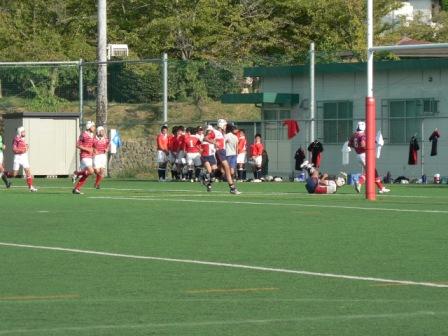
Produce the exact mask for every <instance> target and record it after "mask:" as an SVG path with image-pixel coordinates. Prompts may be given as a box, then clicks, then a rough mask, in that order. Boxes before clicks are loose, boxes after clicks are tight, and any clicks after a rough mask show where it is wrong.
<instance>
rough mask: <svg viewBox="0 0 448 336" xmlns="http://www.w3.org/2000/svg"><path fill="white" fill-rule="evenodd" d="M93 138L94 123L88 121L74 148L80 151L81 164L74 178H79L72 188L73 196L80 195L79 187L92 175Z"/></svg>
mask: <svg viewBox="0 0 448 336" xmlns="http://www.w3.org/2000/svg"><path fill="white" fill-rule="evenodd" d="M94 138H95V123H94V122H93V121H88V122H87V124H86V130H85V131H84V132H82V134H81V135H80V136H79V139H78V142H77V144H76V148H78V149H79V150H80V153H79V155H80V158H81V163H80V166H79V170H78V171H77V172H75V176H77V177H80V179H79V181H78V182H77V183H76V185H75V188H73V190H72V192H73V194H82V192H81V187H82V186H83V185H84V184H85V183H86V181H87V178H88V177H89V176H90V175H92V174H93V173H94V170H93V140H94Z"/></svg>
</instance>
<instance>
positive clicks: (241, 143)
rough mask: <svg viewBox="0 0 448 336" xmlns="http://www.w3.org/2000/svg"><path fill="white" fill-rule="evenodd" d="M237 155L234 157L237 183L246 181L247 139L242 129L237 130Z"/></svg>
mask: <svg viewBox="0 0 448 336" xmlns="http://www.w3.org/2000/svg"><path fill="white" fill-rule="evenodd" d="M237 137H238V149H237V150H238V155H237V157H236V163H237V174H238V175H237V176H238V180H239V181H244V180H246V167H245V166H246V161H247V157H246V156H247V139H246V132H245V131H244V130H243V129H240V130H238V133H237Z"/></svg>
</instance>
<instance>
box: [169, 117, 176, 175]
mask: <svg viewBox="0 0 448 336" xmlns="http://www.w3.org/2000/svg"><path fill="white" fill-rule="evenodd" d="M177 128H178V126H174V127H173V128H172V130H171V134H170V135H168V162H169V163H170V166H171V179H172V180H173V181H174V180H177V169H176V154H177V153H175V151H174V149H175V148H174V147H175V145H176V134H177Z"/></svg>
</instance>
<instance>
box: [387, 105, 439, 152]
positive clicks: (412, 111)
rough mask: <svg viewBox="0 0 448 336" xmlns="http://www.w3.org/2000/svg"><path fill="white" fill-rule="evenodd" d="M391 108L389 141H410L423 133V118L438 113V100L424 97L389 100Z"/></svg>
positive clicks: (400, 142)
mask: <svg viewBox="0 0 448 336" xmlns="http://www.w3.org/2000/svg"><path fill="white" fill-rule="evenodd" d="M387 107H388V110H389V143H391V144H403V143H408V142H409V140H410V139H411V137H412V136H413V135H419V134H420V133H421V131H420V129H421V120H422V118H423V117H430V116H433V115H435V114H437V113H438V101H436V100H435V99H431V98H424V99H394V100H388V101H387Z"/></svg>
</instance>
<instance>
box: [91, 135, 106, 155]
mask: <svg viewBox="0 0 448 336" xmlns="http://www.w3.org/2000/svg"><path fill="white" fill-rule="evenodd" d="M93 148H95V154H105V153H106V152H107V151H108V149H109V139H108V138H107V137H101V138H100V137H95V138H94V139H93Z"/></svg>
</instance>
